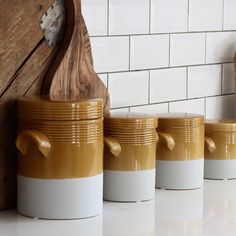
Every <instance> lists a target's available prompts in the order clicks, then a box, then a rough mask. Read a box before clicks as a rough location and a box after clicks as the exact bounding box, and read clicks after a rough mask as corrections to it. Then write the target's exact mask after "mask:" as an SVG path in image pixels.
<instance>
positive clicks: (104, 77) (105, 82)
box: [98, 74, 108, 87]
mask: <svg viewBox="0 0 236 236" xmlns="http://www.w3.org/2000/svg"><path fill="white" fill-rule="evenodd" d="M98 77H99V78H100V79H101V80H102V82H103V83H104V84H105V85H106V87H107V77H108V75H107V74H98Z"/></svg>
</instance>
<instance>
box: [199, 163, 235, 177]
mask: <svg viewBox="0 0 236 236" xmlns="http://www.w3.org/2000/svg"><path fill="white" fill-rule="evenodd" d="M204 166H205V167H204V178H206V179H235V178H236V160H209V159H205V164H204Z"/></svg>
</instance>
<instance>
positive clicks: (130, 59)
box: [129, 36, 131, 71]
mask: <svg viewBox="0 0 236 236" xmlns="http://www.w3.org/2000/svg"><path fill="white" fill-rule="evenodd" d="M129 71H131V36H129Z"/></svg>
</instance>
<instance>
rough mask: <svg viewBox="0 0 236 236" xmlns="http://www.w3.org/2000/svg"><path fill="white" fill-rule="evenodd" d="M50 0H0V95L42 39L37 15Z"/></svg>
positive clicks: (39, 15)
mask: <svg viewBox="0 0 236 236" xmlns="http://www.w3.org/2000/svg"><path fill="white" fill-rule="evenodd" d="M52 2H53V0H27V1H25V0H0V12H1V14H0V95H1V94H3V93H4V91H5V90H6V89H7V88H8V86H9V84H10V83H11V82H12V80H13V79H14V74H15V73H16V72H17V70H18V68H20V67H21V66H22V65H23V64H24V61H25V60H26V59H27V57H28V56H29V55H30V53H31V52H32V51H33V50H34V48H36V47H37V44H38V43H39V42H40V40H42V38H43V33H42V32H41V29H40V18H41V16H42V15H43V13H44V12H45V11H46V10H47V9H48V7H49V6H50V5H51V3H52Z"/></svg>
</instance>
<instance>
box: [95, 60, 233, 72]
mask: <svg viewBox="0 0 236 236" xmlns="http://www.w3.org/2000/svg"><path fill="white" fill-rule="evenodd" d="M222 63H224V64H231V63H233V61H228V62H215V63H206V64H205V63H204V64H195V65H181V66H171V67H169V66H166V67H155V68H141V69H136V70H135V69H130V70H129V68H128V69H127V70H120V71H103V72H100V71H99V72H97V73H98V74H107V73H109V74H116V73H127V72H142V71H149V70H151V71H152V70H164V69H175V68H186V67H198V66H211V65H221V64H222Z"/></svg>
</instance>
